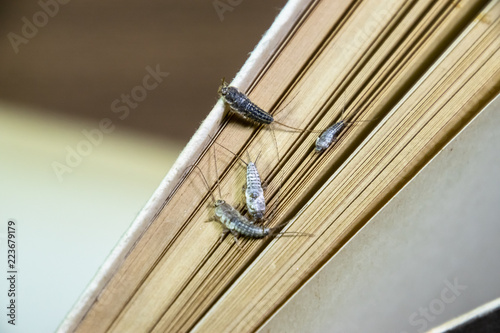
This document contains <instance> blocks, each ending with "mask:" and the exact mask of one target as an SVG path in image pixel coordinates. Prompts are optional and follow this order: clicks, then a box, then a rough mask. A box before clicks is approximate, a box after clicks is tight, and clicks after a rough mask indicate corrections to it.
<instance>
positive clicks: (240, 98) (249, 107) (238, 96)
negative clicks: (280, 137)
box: [219, 79, 315, 132]
mask: <svg viewBox="0 0 500 333" xmlns="http://www.w3.org/2000/svg"><path fill="white" fill-rule="evenodd" d="M219 94H220V95H221V96H222V98H223V99H224V102H226V103H227V104H228V105H229V107H230V108H231V110H232V111H234V112H236V113H237V114H239V115H241V116H242V117H243V118H245V119H247V120H250V121H253V122H255V123H258V124H261V125H271V124H273V123H275V124H279V125H281V126H284V127H286V128H289V129H292V130H294V131H299V132H315V131H313V130H308V129H301V128H296V127H293V126H289V125H286V124H283V123H282V122H279V121H276V120H274V118H273V116H271V115H270V114H269V113H268V112H266V111H264V110H262V109H261V108H260V107H258V106H257V105H256V104H254V103H253V102H252V101H251V100H250V99H249V98H248V97H247V96H246V95H245V94H244V93H242V92H240V91H239V90H238V89H236V88H235V87H232V86H229V85H228V84H227V83H226V82H225V81H224V79H222V84H221V86H220V87H219Z"/></svg>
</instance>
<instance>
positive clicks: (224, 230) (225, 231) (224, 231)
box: [219, 228, 229, 244]
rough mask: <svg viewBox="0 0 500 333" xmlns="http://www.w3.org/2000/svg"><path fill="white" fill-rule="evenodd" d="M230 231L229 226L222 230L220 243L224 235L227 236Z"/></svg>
mask: <svg viewBox="0 0 500 333" xmlns="http://www.w3.org/2000/svg"><path fill="white" fill-rule="evenodd" d="M228 233H229V229H227V228H224V229H223V230H222V233H221V234H220V238H219V244H220V243H222V242H223V241H224V237H226V235H227V234H228Z"/></svg>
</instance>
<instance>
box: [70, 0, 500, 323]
mask: <svg viewBox="0 0 500 333" xmlns="http://www.w3.org/2000/svg"><path fill="white" fill-rule="evenodd" d="M499 18H500V4H499V3H498V2H496V1H477V0H476V1H472V0H471V1H459V2H458V1H438V2H436V1H396V0H392V1H384V2H379V1H363V2H361V1H353V2H344V1H291V2H290V3H289V4H288V5H287V6H286V7H285V8H284V9H283V11H282V13H281V14H280V15H279V16H278V18H277V19H276V22H275V23H274V24H273V27H271V29H270V30H269V32H268V33H267V34H266V35H265V36H264V37H263V40H262V41H261V42H260V43H259V45H258V46H257V48H256V50H255V51H254V53H253V54H252V55H251V57H250V59H249V60H248V62H247V64H245V65H244V66H243V68H242V71H241V72H240V73H239V74H238V75H237V77H236V78H235V79H234V80H233V82H232V84H233V85H235V86H236V87H237V88H238V89H240V90H241V91H243V92H245V93H246V94H247V95H248V97H249V98H250V99H251V100H252V101H253V102H254V103H256V104H257V105H259V106H260V107H261V108H262V109H264V110H266V111H269V112H270V113H271V114H273V116H274V119H275V120H276V123H274V124H272V125H271V126H257V125H255V124H251V123H247V122H245V121H244V120H242V119H241V118H239V117H238V116H237V115H234V114H231V113H230V112H228V110H227V109H226V108H225V106H224V105H223V103H222V101H219V102H218V104H217V105H216V106H215V108H214V110H212V112H211V113H210V114H209V116H208V118H207V120H206V121H205V123H204V124H202V126H201V128H200V129H199V130H198V132H197V133H196V134H195V136H194V137H193V139H192V140H191V142H190V143H189V144H188V146H187V147H186V149H185V151H184V152H183V154H182V155H181V158H180V160H179V161H178V162H177V163H176V166H174V168H173V170H172V171H171V172H170V173H169V175H167V178H166V180H165V181H164V183H162V184H161V185H160V187H159V189H158V190H157V192H156V193H155V195H154V196H153V198H152V199H151V200H150V202H149V204H148V205H147V206H146V207H145V209H144V211H143V212H142V213H141V215H140V216H139V217H138V219H137V221H136V222H135V224H134V226H133V227H132V230H131V231H130V232H129V233H128V234H127V235H126V237H124V240H123V241H122V242H121V244H120V245H119V247H118V248H117V250H116V251H115V253H114V254H113V255H112V256H111V257H110V259H109V260H108V262H107V263H106V264H105V266H104V268H103V270H102V271H101V272H100V273H99V274H98V276H97V277H96V280H95V283H94V284H93V285H92V286H91V287H90V288H89V290H88V291H87V292H86V293H85V294H84V295H83V296H82V299H81V301H80V302H79V303H78V304H77V305H76V307H75V309H74V310H73V311H72V313H70V315H69V316H68V318H67V320H66V322H65V323H63V325H62V326H61V328H60V329H61V330H63V331H65V330H67V331H76V332H104V331H109V332H143V331H154V332H164V331H169V332H177V331H182V332H184V331H198V332H212V331H224V332H235V331H255V330H256V329H258V328H259V327H260V326H261V325H262V324H263V323H264V322H265V321H266V320H267V319H268V318H269V317H270V316H272V314H273V313H275V312H276V311H278V309H279V308H280V307H281V306H282V305H283V304H284V303H285V302H286V301H287V300H288V299H289V298H290V297H292V296H293V294H294V293H295V292H296V291H297V290H298V289H299V288H300V287H301V286H302V285H303V284H304V283H305V282H307V280H308V279H310V278H311V276H312V275H314V274H315V273H316V272H317V271H318V270H319V269H321V267H322V266H323V265H324V263H325V262H327V261H328V260H329V258H331V257H332V256H333V255H334V254H335V253H336V252H337V251H338V250H339V249H340V248H341V247H342V246H343V245H344V244H345V243H346V242H347V241H349V239H351V238H352V237H355V235H356V232H357V231H358V230H360V228H362V227H363V225H365V224H366V223H367V222H368V221H369V220H370V218H371V217H372V216H373V215H374V214H375V213H376V212H377V211H378V210H380V209H381V207H383V206H384V205H385V204H386V203H387V202H388V201H389V200H390V199H391V198H392V197H393V196H394V195H396V194H397V193H398V191H399V190H400V189H401V188H402V187H403V186H404V185H405V184H406V183H407V182H408V181H409V180H410V179H412V177H414V176H415V175H416V174H417V173H418V171H419V170H421V169H422V168H423V167H424V166H425V165H426V164H427V163H428V162H429V161H430V160H431V159H432V158H433V156H435V155H436V154H437V152H439V150H440V149H441V148H442V147H443V146H444V145H445V144H446V143H447V142H449V141H450V140H451V139H452V138H453V137H454V136H455V135H456V134H457V133H458V132H459V131H460V130H461V129H462V128H463V127H464V126H465V125H467V123H468V122H470V121H471V119H473V117H474V116H475V115H477V114H478V113H479V112H480V111H481V110H482V108H483V107H484V106H485V105H486V104H487V103H488V102H489V101H491V100H492V99H493V98H494V97H495V96H496V95H497V94H498V91H499V88H500V72H499V69H500V54H499V53H500V40H499V39H498V32H499V31H500V23H499ZM344 119H345V120H346V121H347V122H349V123H350V124H348V125H347V127H346V129H345V130H344V131H343V132H342V133H341V135H340V136H339V140H338V141H337V142H335V143H334V144H333V145H332V146H331V147H330V148H328V149H327V150H326V151H325V152H323V153H321V154H319V153H317V152H315V151H314V144H315V141H316V138H317V137H318V135H319V133H318V131H321V130H323V129H326V128H327V127H329V126H331V125H333V124H334V123H336V122H338V121H339V120H344ZM278 122H279V123H282V124H286V125H287V126H292V127H295V128H300V129H308V131H294V130H290V129H289V128H287V127H285V126H282V125H280V124H279V123H278ZM214 141H216V142H217V143H218V144H220V145H223V146H224V147H226V148H227V149H229V150H231V151H232V152H234V153H236V154H238V155H239V156H241V158H247V156H248V155H249V156H250V157H251V158H256V157H257V156H259V159H258V162H257V166H258V168H259V172H260V175H261V178H262V179H263V180H264V181H266V182H267V183H269V186H268V188H267V189H266V192H265V197H266V199H267V204H268V207H269V210H268V215H267V218H268V219H269V221H266V224H267V225H269V226H270V227H273V226H277V225H282V224H284V223H286V227H285V228H284V229H283V231H285V232H299V233H304V234H309V235H310V236H297V237H276V238H273V237H268V238H265V239H262V240H255V239H246V238H240V240H239V246H238V245H237V244H235V242H234V241H233V239H232V237H231V236H227V237H225V238H224V239H223V241H222V242H221V243H219V236H220V233H221V231H222V228H221V226H220V225H219V224H216V223H205V222H206V221H207V220H209V219H210V217H211V216H213V214H214V211H213V207H209V205H213V196H214V197H216V198H217V199H224V200H225V201H226V202H228V203H230V204H231V205H233V206H237V205H238V204H239V203H242V202H244V197H243V193H242V191H241V188H242V186H244V184H245V168H244V165H242V163H241V162H240V160H239V158H238V157H235V156H234V155H232V154H230V153H228V152H227V151H226V150H225V149H222V148H221V147H220V146H219V145H217V144H214ZM247 152H248V155H247ZM191 164H195V165H196V168H193V167H189V165H191ZM202 175H203V176H202ZM203 177H204V178H203ZM204 179H206V184H205V180H204ZM212 194H213V196H212ZM243 212H244V211H243Z"/></svg>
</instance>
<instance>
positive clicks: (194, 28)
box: [0, 0, 286, 332]
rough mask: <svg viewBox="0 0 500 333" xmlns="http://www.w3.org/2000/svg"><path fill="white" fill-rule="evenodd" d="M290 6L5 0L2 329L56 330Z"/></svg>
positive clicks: (0, 104)
mask: <svg viewBox="0 0 500 333" xmlns="http://www.w3.org/2000/svg"><path fill="white" fill-rule="evenodd" d="M285 3H286V1H285V0H261V1H243V0H238V1H237V0H215V1H192V0H191V1H172V0H166V1H159V0H145V1H141V2H137V1H129V0H121V1H106V2H102V1H95V0H89V1H85V2H82V1H76V0H75V1H69V0H64V1H63V0H59V1H56V0H41V1H26V0H18V1H9V2H7V1H2V2H0V29H1V34H2V35H3V37H2V39H1V41H0V78H1V80H0V156H1V157H0V251H1V253H0V258H5V257H6V253H7V248H6V239H7V222H8V221H9V220H13V221H15V223H16V240H17V243H16V245H17V249H16V251H17V252H16V265H17V267H16V269H17V270H18V280H17V287H16V288H17V292H18V293H17V306H18V308H17V320H18V321H17V322H16V326H12V325H8V324H7V323H6V320H2V321H0V331H1V332H35V331H36V332H52V331H54V330H55V329H56V328H57V326H58V325H59V324H60V322H61V321H62V320H63V318H64V316H65V315H66V313H67V312H68V311H69V310H70V308H71V307H72V305H73V304H74V303H75V302H76V300H77V299H78V297H79V296H80V294H81V293H82V292H83V291H84V289H85V288H86V286H87V285H88V283H89V282H90V281H91V279H92V277H93V276H94V274H95V273H96V271H97V270H98V268H99V266H100V265H101V264H102V262H103V261H104V260H105V258H106V257H107V255H108V254H109V252H110V251H111V250H112V248H113V247H114V246H115V245H116V242H117V241H118V240H119V238H120V236H121V235H122V234H123V233H124V232H125V230H126V229H127V228H128V226H129V225H130V223H131V222H132V221H133V220H134V218H135V216H136V215H137V213H138V212H139V211H140V210H141V208H142V207H143V206H144V204H145V203H146V202H147V200H148V199H149V197H150V196H151V194H152V193H153V191H154V190H155V189H156V187H157V186H158V184H159V183H160V181H161V180H162V179H163V177H164V176H165V175H166V173H167V172H168V170H169V168H170V166H171V165H172V164H173V162H174V161H175V159H176V157H177V155H178V154H179V152H180V151H181V149H182V147H183V146H184V145H185V144H186V143H187V141H188V140H189V138H190V137H191V135H192V134H193V133H194V132H195V130H196V128H197V127H198V126H199V124H200V122H201V121H202V120H203V119H204V118H205V117H206V115H207V114H208V112H209V111H210V110H211V108H212V106H213V105H214V104H215V101H216V99H217V88H218V86H219V84H220V79H221V78H222V77H223V76H225V77H226V78H228V79H231V78H232V77H234V75H235V74H236V73H237V71H238V70H239V68H240V67H241V66H242V65H243V63H244V62H245V60H246V59H247V57H248V54H249V52H251V51H252V50H253V48H254V47H255V45H256V44H257V43H258V41H259V40H260V38H261V36H262V35H263V34H264V33H265V32H266V30H267V29H268V28H269V27H270V25H271V24H272V22H273V20H274V18H275V17H276V15H277V14H278V13H279V11H280V9H281V8H282V7H283V6H284V5H285ZM2 261H3V262H0V267H2V269H3V271H4V272H6V271H7V266H6V265H7V263H6V262H5V261H6V260H2ZM1 280H2V283H1V284H0V288H1V289H0V294H1V295H5V293H6V290H7V289H8V286H7V284H6V281H5V279H1ZM0 302H2V304H3V303H5V302H7V297H5V296H3V297H1V298H0ZM2 307H3V305H2ZM2 317H4V315H2Z"/></svg>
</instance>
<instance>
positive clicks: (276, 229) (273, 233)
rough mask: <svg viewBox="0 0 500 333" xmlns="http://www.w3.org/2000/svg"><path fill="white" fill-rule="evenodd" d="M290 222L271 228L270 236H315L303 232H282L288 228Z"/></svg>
mask: <svg viewBox="0 0 500 333" xmlns="http://www.w3.org/2000/svg"><path fill="white" fill-rule="evenodd" d="M287 224H288V222H285V223H282V224H278V225H277V226H275V227H273V228H270V232H269V236H275V237H296V236H308V237H311V236H314V235H313V234H310V233H307V232H302V231H283V232H281V231H280V230H281V229H282V228H283V227H284V226H286V225H287Z"/></svg>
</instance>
